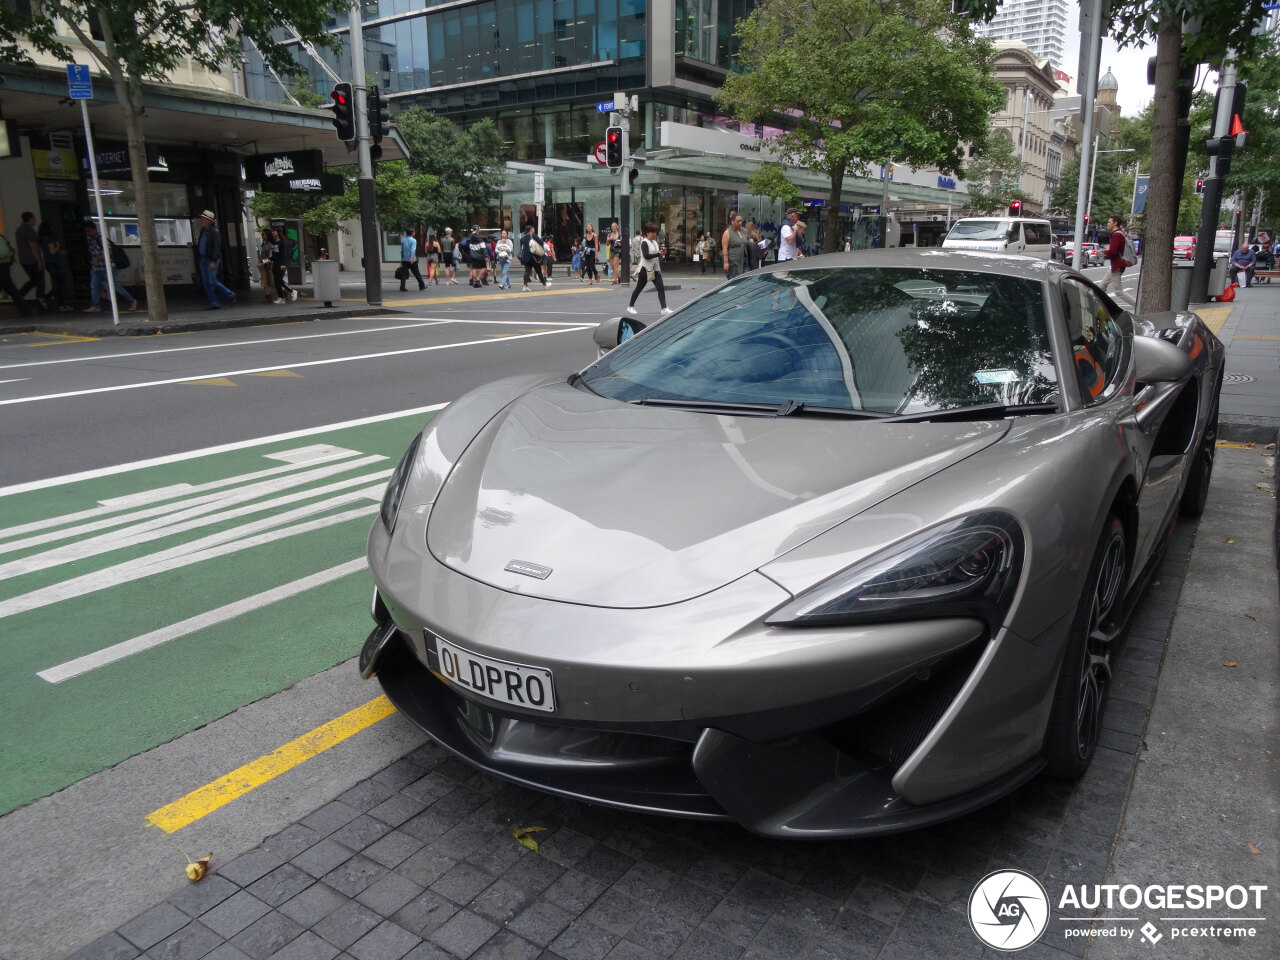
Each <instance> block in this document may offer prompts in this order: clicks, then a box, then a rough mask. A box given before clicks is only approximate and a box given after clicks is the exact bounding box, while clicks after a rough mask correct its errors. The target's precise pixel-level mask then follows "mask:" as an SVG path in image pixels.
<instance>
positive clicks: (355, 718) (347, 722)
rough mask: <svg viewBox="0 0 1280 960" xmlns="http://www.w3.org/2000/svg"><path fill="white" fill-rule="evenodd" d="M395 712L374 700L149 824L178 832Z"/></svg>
mask: <svg viewBox="0 0 1280 960" xmlns="http://www.w3.org/2000/svg"><path fill="white" fill-rule="evenodd" d="M395 712H396V708H395V707H393V706H392V705H391V701H390V700H388V699H387V698H386V696H379V697H374V698H373V699H372V700H370V701H369V702H368V703H366V704H363V705H362V706H359V707H356V708H355V709H354V710H349V711H348V712H346V713H344V714H343V715H342V716H340V717H337V718H335V719H333V720H330V721H329V722H328V723H325V724H322V725H320V726H318V727H316V728H315V729H314V730H312V731H310V732H309V733H304V734H303V735H302V736H300V737H298V738H296V739H294V740H290V741H289V742H288V743H286V744H285V745H284V746H282V747H279V748H278V749H276V750H274V751H272V752H271V753H269V754H267V755H266V756H265V757H259V758H258V759H257V760H254V761H252V762H250V763H246V764H245V765H244V766H242V767H239V768H237V769H235V770H232V771H231V772H230V773H228V774H227V775H226V776H225V777H222V778H220V779H218V780H215V781H213V782H212V783H209V784H205V785H204V786H203V787H200V788H199V789H198V790H193V791H192V792H191V793H188V794H187V795H186V796H185V797H181V798H180V799H178V800H175V801H173V803H170V804H166V805H165V806H163V807H161V808H160V809H159V810H155V811H153V812H152V813H150V814H149V815H148V816H147V820H146V822H147V823H149V824H151V825H152V826H155V827H159V828H160V829H161V830H163V831H164V832H165V833H175V832H176V831H178V830H181V829H182V828H183V827H186V826H189V825H191V824H193V823H195V822H196V821H197V820H199V819H200V818H201V817H205V816H208V815H209V814H211V813H213V811H215V810H217V809H218V808H219V807H222V806H225V805H226V804H228V803H230V802H231V801H232V800H234V799H236V798H237V797H241V796H244V794H246V793H248V792H249V791H250V790H253V789H255V788H256V787H260V786H262V785H263V784H264V783H266V782H267V781H269V780H272V779H274V778H276V777H278V776H280V774H282V773H287V772H288V771H290V770H292V769H293V768H294V767H296V766H298V765H299V764H300V763H303V762H304V761H307V760H310V759H311V758H312V757H314V756H316V755H318V754H321V753H323V752H324V751H326V750H328V749H329V748H330V747H333V746H337V745H338V744H339V743H341V742H342V741H343V740H346V739H347V738H348V737H351V736H353V735H354V734H357V733H359V732H360V731H361V730H364V729H365V728H366V727H371V726H373V725H374V724H375V723H377V722H378V721H379V720H383V719H385V718H386V717H389V716H391V714H393V713H395Z"/></svg>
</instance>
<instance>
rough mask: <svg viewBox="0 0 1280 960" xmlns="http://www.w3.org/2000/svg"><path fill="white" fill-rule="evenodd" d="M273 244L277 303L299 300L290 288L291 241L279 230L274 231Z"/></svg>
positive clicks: (272, 261) (272, 260)
mask: <svg viewBox="0 0 1280 960" xmlns="http://www.w3.org/2000/svg"><path fill="white" fill-rule="evenodd" d="M271 242H272V244H274V245H275V251H274V252H273V253H272V254H271V264H272V266H273V267H275V270H274V272H273V274H272V275H273V276H274V277H275V281H276V303H278V304H279V303H288V302H289V301H291V300H297V299H298V291H297V290H295V289H293V287H291V286H289V241H288V239H287V238H286V237H285V236H284V234H282V233H281V232H280V231H279V230H272V231H271ZM232 302H233V303H234V302H235V301H232Z"/></svg>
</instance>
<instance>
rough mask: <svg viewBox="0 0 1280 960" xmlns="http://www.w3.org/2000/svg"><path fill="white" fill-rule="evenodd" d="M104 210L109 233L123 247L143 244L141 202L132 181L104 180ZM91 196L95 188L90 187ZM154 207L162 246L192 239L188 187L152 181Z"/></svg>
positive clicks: (184, 242) (102, 183)
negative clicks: (139, 212) (140, 216)
mask: <svg viewBox="0 0 1280 960" xmlns="http://www.w3.org/2000/svg"><path fill="white" fill-rule="evenodd" d="M100 186H101V190H102V211H103V214H104V217H105V219H106V223H107V235H108V236H109V237H110V238H111V239H112V241H113V242H115V243H117V244H119V245H120V246H139V245H141V243H142V237H141V225H140V224H139V222H138V204H137V199H136V196H135V194H134V189H133V182H132V181H131V180H103V181H101V183H100ZM89 192H90V195H91V196H90V199H92V193H93V189H92V187H91V188H90V190H89ZM151 207H152V212H153V213H154V214H155V227H156V241H157V242H158V243H159V244H160V245H161V246H171V245H186V244H189V243H190V242H191V222H190V216H191V208H190V205H189V204H188V202H187V188H186V186H185V185H183V184H180V183H152V184H151Z"/></svg>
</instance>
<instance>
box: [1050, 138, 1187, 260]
mask: <svg viewBox="0 0 1280 960" xmlns="http://www.w3.org/2000/svg"><path fill="white" fill-rule="evenodd" d="M1103 149H1106V148H1105V147H1104V148H1103ZM1088 152H1089V153H1092V152H1093V150H1092V145H1090V150H1089V151H1088ZM1107 156H1108V155H1107V154H1104V155H1103V156H1102V157H1100V158H1099V160H1098V171H1097V173H1096V174H1095V176H1094V178H1093V203H1092V204H1091V205H1090V207H1089V209H1088V210H1086V211H1085V212H1086V213H1087V214H1089V225H1090V226H1091V227H1103V226H1106V223H1107V217H1109V216H1111V215H1112V214H1116V213H1118V214H1120V215H1121V216H1125V215H1127V214H1128V212H1129V208H1130V206H1131V205H1132V202H1133V174H1132V173H1124V174H1122V173H1120V172H1119V171H1117V170H1116V165H1115V163H1114V162H1110V163H1109V162H1107V159H1106V157H1107ZM1080 165H1081V153H1079V152H1077V153H1076V155H1075V156H1073V157H1072V158H1071V159H1070V160H1068V161H1067V162H1066V163H1065V164H1064V165H1063V167H1062V179H1061V180H1060V181H1059V182H1058V185H1057V187H1055V188H1054V190H1053V195H1052V196H1051V197H1050V199H1049V209H1050V211H1051V212H1052V213H1054V214H1056V215H1058V216H1069V215H1071V214H1072V213H1074V212H1075V209H1076V190H1077V188H1078V186H1079V184H1080ZM1085 174H1086V176H1087V175H1088V165H1087V164H1086V165H1085ZM1169 249H1170V253H1171V254H1172V250H1173V246H1172V243H1170V247H1169Z"/></svg>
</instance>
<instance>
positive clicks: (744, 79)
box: [716, 0, 1005, 251]
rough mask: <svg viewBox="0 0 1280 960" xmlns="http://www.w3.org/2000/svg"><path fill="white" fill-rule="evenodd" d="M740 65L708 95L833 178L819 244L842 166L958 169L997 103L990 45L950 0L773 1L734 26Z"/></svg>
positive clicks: (832, 232)
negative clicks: (779, 130)
mask: <svg viewBox="0 0 1280 960" xmlns="http://www.w3.org/2000/svg"><path fill="white" fill-rule="evenodd" d="M737 36H738V38H739V39H740V41H741V45H740V47H739V52H738V65H739V67H740V68H741V72H736V73H732V74H730V75H729V77H728V78H727V79H726V80H725V83H724V85H723V86H722V87H721V89H720V91H719V93H717V95H716V99H717V101H718V102H719V103H720V105H721V106H722V107H723V108H725V109H727V110H730V111H732V112H733V113H734V114H735V115H736V116H737V117H738V119H739V120H742V121H744V122H756V121H768V122H770V123H773V124H777V125H779V126H782V127H784V128H785V131H786V132H785V133H783V134H782V135H781V136H780V137H779V139H778V144H777V145H778V147H779V148H780V151H781V152H782V153H783V154H784V155H785V156H786V158H787V159H788V160H793V161H796V162H798V163H801V164H803V165H804V166H807V167H809V168H811V169H814V170H818V171H821V172H823V173H825V174H826V175H827V176H828V178H829V179H830V182H831V190H830V194H829V198H828V202H827V216H828V225H827V230H826V232H825V238H824V244H823V249H824V250H827V251H831V250H835V249H836V246H837V244H838V243H839V240H840V237H839V232H838V230H837V229H836V221H835V219H834V218H835V216H836V215H837V214H838V211H839V209H840V199H841V197H840V194H841V188H842V186H843V183H844V178H845V175H846V174H847V173H850V172H852V173H855V174H857V173H866V172H867V171H868V170H869V169H870V168H871V167H872V166H873V165H874V166H877V167H878V166H879V165H880V164H881V163H885V162H895V163H901V164H905V165H908V166H914V167H936V168H937V169H939V170H940V171H942V172H943V173H950V174H959V173H960V170H961V167H962V165H963V160H964V150H963V146H962V145H963V144H964V143H966V142H967V143H974V144H978V145H981V144H982V143H984V142H985V140H986V137H987V129H988V124H989V121H990V117H991V114H992V113H993V112H994V111H995V110H996V109H997V108H998V107H999V105H1000V104H1002V103H1003V102H1004V98H1005V93H1004V87H1003V86H1002V85H1001V84H1000V83H999V81H997V80H996V79H995V78H994V76H993V69H992V66H993V54H992V48H991V46H990V44H988V43H987V42H986V41H985V40H982V39H980V38H977V37H975V36H974V34H973V31H972V29H971V28H970V26H969V21H968V18H967V17H965V16H963V15H961V14H957V13H953V12H952V4H951V0H771V2H770V3H767V4H763V5H760V6H757V7H756V8H755V10H754V11H752V13H751V14H750V15H749V16H747V17H746V18H745V19H743V20H739V21H738V24H737Z"/></svg>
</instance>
